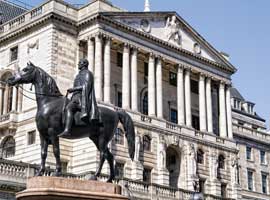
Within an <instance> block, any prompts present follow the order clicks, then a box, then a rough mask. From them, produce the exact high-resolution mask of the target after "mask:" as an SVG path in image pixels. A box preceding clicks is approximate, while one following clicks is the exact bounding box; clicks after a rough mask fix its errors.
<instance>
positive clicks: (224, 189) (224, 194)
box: [221, 183, 227, 198]
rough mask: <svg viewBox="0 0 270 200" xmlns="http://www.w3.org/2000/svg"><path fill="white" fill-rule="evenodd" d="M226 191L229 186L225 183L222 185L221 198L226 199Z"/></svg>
mask: <svg viewBox="0 0 270 200" xmlns="http://www.w3.org/2000/svg"><path fill="white" fill-rule="evenodd" d="M226 190H227V185H226V184H225V183H222V184H221V197H223V198H226V196H227V194H226Z"/></svg>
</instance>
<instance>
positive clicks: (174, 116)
mask: <svg viewBox="0 0 270 200" xmlns="http://www.w3.org/2000/svg"><path fill="white" fill-rule="evenodd" d="M171 122H173V123H176V124H177V110H175V109H171Z"/></svg>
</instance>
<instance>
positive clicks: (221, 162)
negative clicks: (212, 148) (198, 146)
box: [218, 155, 225, 169]
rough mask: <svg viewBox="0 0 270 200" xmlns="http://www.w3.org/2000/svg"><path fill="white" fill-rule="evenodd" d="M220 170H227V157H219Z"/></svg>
mask: <svg viewBox="0 0 270 200" xmlns="http://www.w3.org/2000/svg"><path fill="white" fill-rule="evenodd" d="M218 168H219V169H225V157H224V156H223V155H219V156H218Z"/></svg>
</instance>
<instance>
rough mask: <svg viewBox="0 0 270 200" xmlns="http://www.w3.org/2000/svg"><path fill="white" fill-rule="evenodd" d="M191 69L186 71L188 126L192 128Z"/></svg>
mask: <svg viewBox="0 0 270 200" xmlns="http://www.w3.org/2000/svg"><path fill="white" fill-rule="evenodd" d="M190 95H191V94H190V69H186V71H185V107H186V125H187V126H190V127H191V125H192V124H191V96H190Z"/></svg>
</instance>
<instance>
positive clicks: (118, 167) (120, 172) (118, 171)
mask: <svg viewBox="0 0 270 200" xmlns="http://www.w3.org/2000/svg"><path fill="white" fill-rule="evenodd" d="M124 167H125V164H124V163H119V162H116V163H115V176H116V177H117V178H119V179H121V178H123V177H124Z"/></svg>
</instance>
